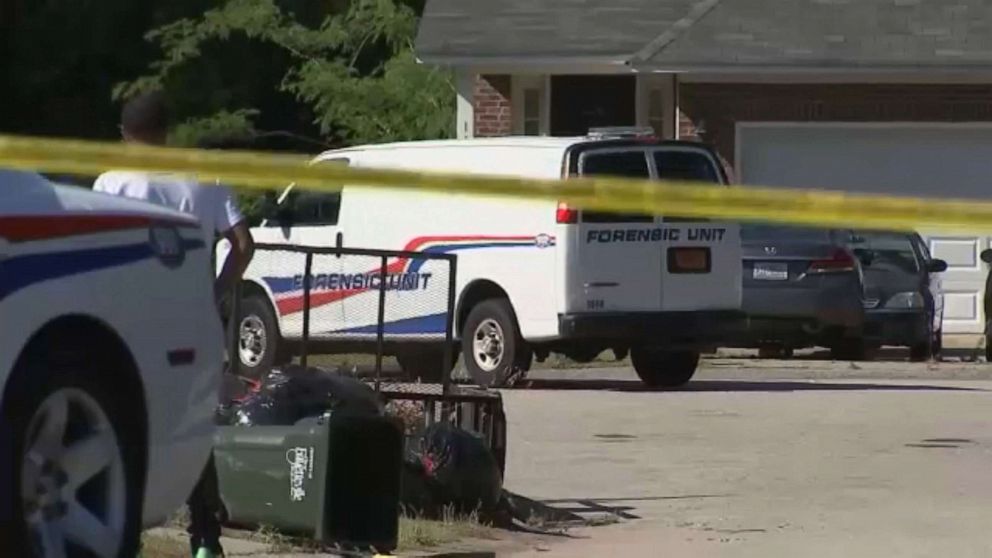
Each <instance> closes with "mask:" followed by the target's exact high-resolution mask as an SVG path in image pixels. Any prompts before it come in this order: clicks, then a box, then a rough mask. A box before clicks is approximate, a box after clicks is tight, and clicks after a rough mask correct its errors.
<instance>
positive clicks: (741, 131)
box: [737, 123, 992, 333]
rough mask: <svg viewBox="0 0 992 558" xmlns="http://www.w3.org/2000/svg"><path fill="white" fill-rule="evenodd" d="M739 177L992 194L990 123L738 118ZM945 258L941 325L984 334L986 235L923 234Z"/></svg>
mask: <svg viewBox="0 0 992 558" xmlns="http://www.w3.org/2000/svg"><path fill="white" fill-rule="evenodd" d="M737 132H738V135H737V164H738V171H739V173H740V174H739V176H740V177H741V180H742V182H744V183H748V184H760V185H767V186H800V187H803V186H805V187H818V188H831V189H840V190H848V191H857V192H873V193H887V194H908V195H925V196H939V197H942V198H949V197H959V198H981V199H986V200H992V126H972V125H954V124H879V125H874V124H846V123H845V124H809V123H796V124H782V123H740V124H738V130H737ZM920 233H921V234H923V235H924V236H926V237H927V239H928V241H929V243H930V248H931V250H932V251H933V253H934V256H935V257H938V258H942V259H945V260H947V262H948V264H949V266H950V267H949V270H948V272H947V273H946V274H945V276H944V290H945V292H946V293H947V294H946V302H945V310H944V331H945V332H947V333H981V332H982V330H983V326H982V324H983V318H982V304H981V302H982V290H983V288H984V286H985V273H986V271H985V269H984V264H983V263H982V262H981V260H980V259H979V257H978V254H979V253H980V252H981V250H982V249H984V248H986V247H988V245H989V238H988V237H980V236H977V235H974V236H971V235H959V236H939V235H927V231H920Z"/></svg>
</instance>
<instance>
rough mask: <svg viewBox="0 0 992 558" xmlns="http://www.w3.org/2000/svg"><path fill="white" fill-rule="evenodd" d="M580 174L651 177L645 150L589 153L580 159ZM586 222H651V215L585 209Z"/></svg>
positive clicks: (584, 218)
mask: <svg viewBox="0 0 992 558" xmlns="http://www.w3.org/2000/svg"><path fill="white" fill-rule="evenodd" d="M579 174H581V175H583V176H620V177H624V178H651V171H650V170H649V168H648V160H647V157H646V154H645V153H644V151H640V150H637V151H615V152H604V153H595V152H593V153H587V154H585V155H583V156H582V158H581V159H579ZM582 221H583V222H586V223H651V222H653V221H654V217H652V216H651V215H643V214H634V213H607V212H600V211H583V212H582Z"/></svg>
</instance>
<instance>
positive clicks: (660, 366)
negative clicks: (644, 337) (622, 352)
mask: <svg viewBox="0 0 992 558" xmlns="http://www.w3.org/2000/svg"><path fill="white" fill-rule="evenodd" d="M630 360H631V363H632V364H633V365H634V371H635V372H637V377H638V378H640V379H641V381H642V382H644V385H646V386H648V387H678V386H681V385H683V384H685V383H687V382H688V381H689V380H690V379H692V377H693V375H695V374H696V367H697V366H698V365H699V353H698V352H695V351H666V350H663V349H656V348H654V347H635V348H634V349H633V350H631V352H630Z"/></svg>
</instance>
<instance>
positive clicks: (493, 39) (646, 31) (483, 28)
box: [417, 0, 699, 62]
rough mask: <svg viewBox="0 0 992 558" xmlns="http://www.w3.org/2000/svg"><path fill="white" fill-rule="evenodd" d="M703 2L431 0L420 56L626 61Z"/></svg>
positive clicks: (428, 58) (419, 39) (419, 38)
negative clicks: (694, 5) (613, 59)
mask: <svg viewBox="0 0 992 558" xmlns="http://www.w3.org/2000/svg"><path fill="white" fill-rule="evenodd" d="M698 1H699V0H662V1H657V0H428V2H427V6H426V8H425V9H424V15H423V17H422V18H421V21H420V29H419V32H418V36H417V54H418V56H420V57H421V58H422V59H423V60H425V61H428V62H430V61H432V59H434V60H436V59H441V58H444V59H492V58H521V59H523V58H529V57H542V58H557V57H561V58H573V57H575V58H579V57H616V58H618V59H622V60H626V59H627V58H628V57H629V56H630V54H631V53H633V52H636V51H637V50H639V49H640V48H642V47H643V46H644V45H645V44H647V43H648V42H649V41H651V40H652V39H654V38H655V37H656V36H657V35H658V34H659V33H660V32H661V31H660V30H664V29H668V28H670V27H671V26H672V25H673V24H674V23H675V22H676V21H678V20H679V19H680V18H682V17H683V16H684V14H685V13H686V12H688V11H689V9H690V7H691V6H692V4H695V3H696V2H698Z"/></svg>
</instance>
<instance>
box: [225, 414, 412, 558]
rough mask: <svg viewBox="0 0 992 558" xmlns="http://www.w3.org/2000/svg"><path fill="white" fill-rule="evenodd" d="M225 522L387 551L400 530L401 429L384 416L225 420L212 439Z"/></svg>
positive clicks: (397, 424) (393, 547)
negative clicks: (290, 422)
mask: <svg viewBox="0 0 992 558" xmlns="http://www.w3.org/2000/svg"><path fill="white" fill-rule="evenodd" d="M214 456H215V460H216V463H217V477H218V481H219V484H220V494H221V500H222V501H223V503H224V506H225V508H226V512H227V518H228V523H229V524H232V525H237V526H242V527H257V526H259V525H269V526H272V527H275V528H276V529H278V530H280V531H282V532H285V533H288V534H296V535H302V536H308V537H312V538H314V539H315V540H317V541H320V542H322V543H325V544H330V543H338V544H342V545H345V546H349V547H356V548H363V549H368V548H372V549H375V550H378V551H381V552H388V551H391V550H393V549H395V548H396V540H397V536H398V530H399V509H400V505H399V502H400V501H399V497H400V470H401V467H402V461H403V432H402V428H401V426H400V424H399V423H398V422H397V421H396V420H394V419H392V418H389V417H382V416H361V417H356V416H334V415H332V416H330V417H324V418H321V419H319V420H305V421H301V422H300V423H297V425H295V426H222V427H220V428H218V432H217V435H216V437H215V443H214Z"/></svg>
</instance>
